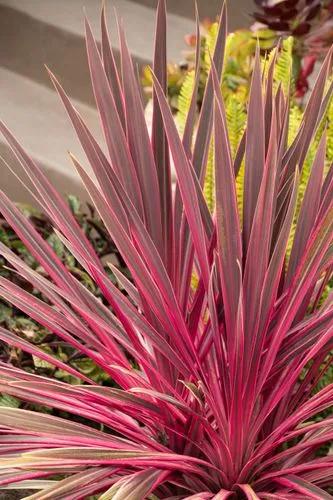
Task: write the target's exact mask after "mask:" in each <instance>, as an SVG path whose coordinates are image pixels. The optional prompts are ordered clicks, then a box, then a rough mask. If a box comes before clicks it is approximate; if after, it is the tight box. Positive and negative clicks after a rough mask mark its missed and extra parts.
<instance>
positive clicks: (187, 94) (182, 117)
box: [177, 70, 195, 134]
mask: <svg viewBox="0 0 333 500" xmlns="http://www.w3.org/2000/svg"><path fill="white" fill-rule="evenodd" d="M194 79H195V73H194V71H193V70H192V71H190V72H189V73H188V74H187V75H186V76H185V79H184V83H183V85H182V87H181V89H180V93H179V96H178V113H177V125H178V130H179V132H180V133H181V134H183V132H184V127H185V123H186V117H187V114H188V111H189V109H190V104H191V98H192V93H193V88H194Z"/></svg>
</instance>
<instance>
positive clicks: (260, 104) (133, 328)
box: [0, 0, 333, 500]
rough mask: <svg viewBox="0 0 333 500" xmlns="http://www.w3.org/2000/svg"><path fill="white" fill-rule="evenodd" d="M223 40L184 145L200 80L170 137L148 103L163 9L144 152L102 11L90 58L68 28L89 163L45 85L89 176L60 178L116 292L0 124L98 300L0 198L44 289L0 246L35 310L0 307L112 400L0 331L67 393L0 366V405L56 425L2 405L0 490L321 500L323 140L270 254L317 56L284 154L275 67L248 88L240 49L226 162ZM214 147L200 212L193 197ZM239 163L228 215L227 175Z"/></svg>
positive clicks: (324, 417) (331, 235) (296, 173)
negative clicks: (236, 140) (106, 249)
mask: <svg viewBox="0 0 333 500" xmlns="http://www.w3.org/2000/svg"><path fill="white" fill-rule="evenodd" d="M226 30H227V27H226V12H225V8H223V9H222V12H221V16H220V24H219V27H218V35H217V39H216V45H215V50H214V52H213V53H212V54H211V57H212V65H211V71H210V74H209V78H208V81H207V85H206V89H205V94H204V98H203V103H202V107H201V111H200V116H199V120H198V124H197V128H196V131H195V134H194V128H195V124H196V113H195V110H196V101H197V96H196V91H197V88H198V78H199V74H200V68H199V65H197V67H196V84H195V85H194V91H193V96H192V105H191V106H190V109H189V112H188V115H187V120H186V124H185V127H184V133H183V135H182V136H180V135H179V133H178V131H177V127H176V125H175V122H174V118H173V116H172V113H171V110H170V107H169V105H168V102H167V99H166V96H165V87H166V24H165V2H164V1H163V0H161V1H160V3H159V7H158V12H157V27H156V38H155V39H156V42H155V55H154V67H153V74H154V76H153V79H154V112H153V125H152V134H151V137H150V136H149V133H148V130H147V127H146V123H145V119H144V111H143V104H142V100H141V92H140V88H139V86H138V83H137V75H136V71H135V69H134V68H133V65H132V61H131V58H130V55H129V52H128V48H127V45H126V40H125V36H124V31H123V27H122V24H121V23H120V24H119V39H120V52H121V71H118V70H117V68H116V66H115V62H114V57H113V52H112V49H111V46H110V42H109V37H108V33H107V28H106V24H105V15H104V13H103V14H102V45H101V51H100V50H99V49H98V47H97V45H96V42H95V39H94V36H93V34H92V32H91V29H90V26H89V24H88V22H86V42H87V53H88V61H89V67H90V73H91V80H92V85H93V89H94V93H95V98H96V104H97V108H98V110H99V113H100V117H101V123H102V128H103V132H104V135H105V143H106V149H107V153H106V154H105V153H104V152H103V150H102V149H101V148H100V146H99V145H98V143H97V141H96V140H95V139H94V137H93V136H92V134H91V132H90V131H89V129H88V128H87V126H86V124H85V122H84V120H83V118H82V117H81V116H80V115H79V114H78V112H77V111H76V109H75V108H74V107H73V106H72V104H71V102H70V100H69V98H68V97H67V95H66V93H65V91H64V90H63V89H62V87H61V86H60V84H59V83H58V81H57V79H56V78H55V76H54V75H52V74H50V76H51V78H52V81H53V83H54V85H55V87H56V89H57V91H58V93H59V95H60V98H61V100H62V102H63V104H64V106H65V108H66V110H67V112H68V115H69V117H70V120H71V121H72V124H73V126H74V128H75V130H76V132H77V135H78V138H79V140H80V142H81V144H82V147H83V149H84V151H85V153H86V156H87V159H88V162H89V164H90V166H91V168H92V170H93V174H91V173H88V171H87V170H86V169H85V167H84V166H82V165H81V164H80V163H79V161H78V160H77V159H76V158H75V157H73V156H72V160H73V163H74V165H75V168H76V169H77V171H78V173H79V175H80V176H81V178H82V181H83V183H84V185H85V186H86V188H87V191H88V192H89V195H90V197H91V199H92V202H93V204H94V205H95V207H96V209H97V211H98V213H99V214H100V217H101V219H102V220H103V222H104V225H105V227H106V230H107V231H108V232H109V234H110V238H111V239H112V241H114V242H115V244H116V246H117V248H118V251H119V252H120V254H121V256H122V258H123V259H124V262H125V263H126V266H127V267H128V270H129V272H130V274H131V279H128V277H126V276H125V275H124V274H123V273H122V272H121V271H120V270H117V269H115V268H113V271H114V273H115V275H116V276H117V279H118V281H119V283H121V286H122V288H123V289H124V290H125V291H126V294H124V293H122V292H121V291H120V290H119V288H118V287H116V286H115V284H114V283H113V281H112V280H111V279H110V277H109V275H108V274H107V273H106V272H105V269H104V267H103V265H102V263H101V260H100V258H99V257H98V256H97V254H96V252H95V250H94V248H93V247H92V245H91V244H90V242H89V240H88V239H87V238H86V237H85V234H84V232H83V231H82V229H81V228H80V226H79V225H78V224H77V221H76V220H75V218H74V217H73V214H72V212H71V210H70V209H69V208H68V205H67V204H66V203H65V202H64V200H63V199H62V198H61V197H60V195H59V194H58V192H57V191H56V189H55V188H54V187H53V186H52V185H51V184H50V182H49V181H48V179H47V178H46V177H45V175H44V173H43V172H42V170H41V169H40V168H39V167H38V166H37V165H36V164H35V163H34V162H33V161H32V159H31V158H30V157H29V156H28V155H27V153H26V152H25V151H24V149H23V148H22V146H21V145H20V144H19V142H18V141H17V140H16V139H15V138H14V137H13V135H12V134H11V132H10V131H9V130H8V129H7V128H6V126H5V125H4V124H1V125H0V128H1V132H2V133H3V135H4V137H5V138H6V139H7V141H8V143H9V145H10V146H11V148H12V150H13V152H14V154H15V155H16V157H17V158H18V159H19V161H20V163H21V166H22V169H23V173H22V177H21V179H22V181H23V182H26V179H27V178H28V179H29V182H28V188H29V189H30V190H31V192H32V193H33V195H34V196H35V198H36V200H37V201H38V203H39V205H40V206H41V207H42V209H43V210H44V211H45V213H46V214H47V216H48V218H49V219H50V220H51V221H52V224H53V226H54V227H55V231H56V234H57V235H58V236H59V238H60V240H61V241H62V242H63V244H64V245H65V246H66V247H67V248H68V249H69V251H70V252H71V253H72V254H73V256H75V259H77V261H78V262H79V263H80V264H81V266H82V268H83V269H84V270H85V271H86V272H87V273H88V274H89V275H90V277H91V279H92V280H93V281H94V282H95V283H96V286H97V287H98V288H99V289H100V290H101V293H102V295H103V301H102V300H100V299H99V298H97V297H96V296H95V295H94V294H93V293H92V292H91V291H90V290H89V289H88V288H87V287H85V286H83V284H82V283H81V282H80V281H79V280H78V279H77V277H76V276H75V275H73V274H72V273H71V272H70V271H69V270H68V269H67V268H66V267H65V266H64V265H63V263H62V262H61V260H60V259H59V258H58V256H57V255H56V253H55V252H54V250H53V249H52V247H51V246H50V245H49V244H48V243H47V242H46V241H45V240H43V238H42V237H41V236H40V235H39V234H38V232H37V231H36V230H35V228H34V227H33V225H32V224H31V223H30V222H29V220H28V219H27V218H26V217H25V216H24V215H23V214H22V213H21V212H20V210H19V209H18V208H17V207H16V206H15V204H13V203H12V202H11V201H10V200H9V199H8V198H7V196H6V195H5V194H4V193H1V195H0V212H1V213H2V214H3V215H4V217H5V218H6V220H7V221H8V223H9V224H10V225H11V226H12V227H13V230H14V231H15V232H16V234H17V235H18V236H19V238H20V239H21V240H22V242H23V243H24V244H25V245H26V247H27V248H28V250H29V251H30V252H31V254H32V255H33V257H34V258H35V259H36V260H37V261H38V262H39V264H40V266H41V267H42V268H43V269H44V270H45V272H46V273H47V275H48V276H49V277H50V279H46V278H45V277H44V276H43V275H41V274H40V273H38V272H36V271H35V270H34V269H31V267H29V266H28V265H27V264H26V263H25V262H24V261H23V260H22V259H20V258H19V257H18V256H17V255H16V254H15V253H14V252H12V251H11V250H10V249H9V248H7V247H6V246H5V245H1V254H2V255H3V257H4V258H5V259H6V260H7V261H8V262H9V263H10V264H11V266H13V268H14V269H15V270H16V272H17V273H18V274H19V275H20V277H21V278H22V279H24V280H26V281H28V282H29V283H31V285H32V286H33V288H34V289H35V290H38V291H39V292H40V293H41V294H42V297H40V298H39V297H36V296H35V295H33V294H31V293H29V291H28V290H26V289H25V288H22V287H20V286H18V285H17V284H16V283H14V282H11V281H10V280H8V279H6V278H5V277H1V278H0V293H1V296H2V297H3V298H4V299H5V300H6V301H8V302H10V303H12V304H13V305H14V306H15V307H17V308H18V309H20V310H22V311H23V312H24V313H25V314H28V315H29V316H30V317H31V318H32V319H33V320H35V321H37V322H38V323H40V324H41V325H42V326H43V327H45V328H47V329H49V330H50V331H52V332H53V333H54V334H55V335H57V336H58V337H59V338H60V339H62V340H64V341H65V342H67V343H68V344H70V345H71V346H73V348H74V349H75V350H77V351H78V352H81V353H82V354H83V355H84V356H86V357H88V358H90V359H91V360H93V361H94V363H96V365H97V366H99V367H100V368H101V369H102V370H104V371H105V373H106V374H108V375H109V376H110V377H111V378H112V379H113V380H114V381H115V384H116V386H115V387H103V386H102V385H96V383H95V382H94V381H93V380H92V379H91V378H90V377H89V376H88V375H85V374H83V373H81V372H79V371H78V370H76V369H75V368H74V367H73V366H70V365H68V364H66V363H65V362H63V361H61V360H59V359H56V358H55V357H54V356H52V354H50V353H46V352H44V351H41V350H40V349H39V348H38V346H35V345H33V344H31V343H29V342H28V341H27V340H25V339H22V338H20V337H19V336H17V335H15V333H13V332H10V331H9V330H6V329H5V328H1V329H0V339H1V340H2V341H3V342H5V343H8V344H10V345H12V346H17V347H18V348H20V349H23V350H26V351H27V352H29V353H31V354H33V355H35V356H37V357H40V358H41V359H43V360H45V361H46V362H48V363H51V364H53V365H54V366H56V367H58V368H59V369H61V370H65V371H67V372H68V373H69V374H71V375H73V376H74V377H77V378H78V379H80V380H81V381H82V382H83V383H82V384H77V385H70V384H68V383H65V382H62V381H56V380H54V379H51V378H47V377H42V376H39V375H35V374H31V373H28V372H26V371H24V370H21V369H19V368H16V367H13V366H10V365H9V364H6V363H4V362H1V363H0V390H1V392H3V393H5V394H8V395H9V396H12V397H16V398H19V399H22V400H25V401H28V402H31V403H34V404H38V405H42V406H46V407H52V408H55V409H58V410H63V411H66V412H69V413H71V414H73V420H72V421H71V420H65V419H62V418H59V417H56V416H54V415H48V414H43V413H39V412H33V411H28V410H24V409H20V408H8V407H5V406H2V407H0V487H1V488H8V487H9V488H14V489H15V488H17V487H18V486H20V487H22V488H29V489H31V488H33V489H35V490H36V493H34V494H32V495H30V496H29V497H28V498H30V499H48V498H49V499H51V498H52V499H59V500H60V499H61V500H63V499H68V500H69V499H71V500H73V499H85V498H89V497H90V496H93V495H99V497H98V498H101V499H104V500H105V499H111V498H113V499H116V500H119V499H124V500H125V499H127V500H128V499H135V500H136V499H137V500H139V499H145V498H147V499H151V500H157V499H158V500H159V499H170V500H171V499H174V500H177V499H185V498H187V499H192V500H195V499H196V500H205V499H215V500H221V499H228V498H230V499H243V498H247V499H256V498H260V499H296V500H297V499H304V498H306V499H310V498H315V499H322V498H332V496H331V494H330V493H329V487H330V485H331V484H332V480H333V456H332V454H330V453H329V452H328V451H326V453H322V452H321V453H319V451H320V450H322V446H323V445H326V447H327V448H328V446H329V444H330V442H331V440H332V438H333V419H332V418H331V417H330V414H329V412H328V413H327V410H328V409H329V408H330V407H331V406H332V402H333V384H328V385H325V386H324V387H320V388H319V390H315V389H316V388H317V386H318V380H319V379H320V378H321V377H322V375H323V374H324V373H325V372H326V371H327V370H328V369H329V368H330V365H331V355H330V353H331V351H332V347H333V301H332V294H329V295H328V296H327V295H326V296H324V297H323V293H322V292H323V290H324V289H325V287H326V284H327V282H328V280H329V279H330V277H331V274H332V266H333V251H332V250H333V248H332V243H333V168H330V169H328V170H327V169H325V157H326V155H325V150H326V132H325V129H324V130H323V132H322V137H321V140H320V143H319V146H318V149H317V151H316V154H315V156H314V159H313V165H312V169H311V175H310V177H309V181H308V183H307V186H306V190H305V193H304V197H303V198H302V202H301V207H300V210H299V211H298V217H297V224H296V227H295V228H294V231H295V234H294V237H293V243H292V248H291V250H290V254H288V255H287V252H288V241H289V235H290V232H291V230H292V227H293V224H294V213H295V211H296V204H297V200H298V185H299V177H300V174H301V172H302V168H303V165H304V161H305V158H306V156H307V151H308V150H309V148H310V146H311V142H312V139H313V137H314V136H315V134H316V132H317V129H318V127H319V125H320V124H321V123H322V118H323V116H324V115H325V111H326V108H327V105H328V103H329V101H330V98H331V93H332V90H333V85H329V87H328V89H327V84H326V82H327V79H328V76H329V71H330V66H331V57H332V52H331V51H330V52H329V53H328V55H327V57H326V59H325V61H324V63H323V66H322V68H321V70H320V73H319V75H318V78H317V81H316V84H315V86H314V89H313V92H312V94H311V96H310V98H309V101H308V104H307V107H306V110H305V112H304V116H303V118H302V121H301V123H300V126H299V129H298V131H297V133H296V135H295V138H294V139H293V141H292V143H291V144H288V137H287V136H288V120H289V96H288V95H287V93H285V92H284V91H283V89H282V87H281V86H280V87H278V89H277V90H275V89H274V85H273V72H274V64H275V60H274V58H273V60H272V61H271V63H270V68H269V71H268V72H267V75H266V76H265V77H264V78H262V74H261V64H260V57H259V51H257V55H256V62H255V68H254V73H253V78H252V84H251V91H250V98H249V105H248V110H247V122H246V127H245V131H244V134H243V137H242V139H241V141H240V144H239V147H238V149H237V152H236V154H235V156H234V157H233V155H232V152H231V146H230V141H229V136H228V129H227V125H226V116H225V109H224V100H223V97H222V95H221V90H220V82H219V77H220V75H221V72H222V66H223V54H224V48H225V39H226ZM198 38H199V37H198ZM198 43H199V42H198ZM197 52H199V51H197ZM212 140H213V142H214V157H215V162H214V165H215V181H214V186H215V207H214V210H213V211H212V212H211V211H210V210H209V208H208V206H207V203H206V201H205V197H204V195H203V183H204V179H205V170H206V165H207V159H208V153H209V149H210V145H211V142H212ZM170 154H171V156H172V159H173V163H174V167H175V170H176V174H177V182H176V186H175V188H173V187H172V183H171V174H170V158H169V155H170ZM243 163H244V165H245V170H244V189H243V200H242V210H240V209H239V203H238V200H237V193H236V180H235V177H236V176H237V174H238V171H239V169H240V168H241V165H242V164H243ZM19 176H20V174H19ZM193 274H195V275H196V276H197V283H196V285H195V286H193V284H192V276H193ZM77 416H80V417H84V418H85V423H81V422H78V421H76V417H77Z"/></svg>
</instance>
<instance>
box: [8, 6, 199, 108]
mask: <svg viewBox="0 0 333 500" xmlns="http://www.w3.org/2000/svg"><path fill="white" fill-rule="evenodd" d="M107 5H108V6H109V8H108V18H109V28H110V33H111V38H112V43H113V45H114V48H115V54H116V58H118V57H119V54H118V46H119V44H118V37H117V27H116V17H115V15H114V12H113V7H114V9H115V10H116V12H117V14H118V16H119V17H120V18H122V19H123V21H124V26H125V30H126V35H127V41H128V45H129V48H130V51H131V53H132V55H133V57H134V59H135V61H136V62H137V63H138V64H139V66H143V65H146V64H150V63H151V60H152V55H153V52H152V51H153V39H154V25H155V9H153V8H151V7H149V6H144V5H139V4H138V3H136V2H130V1H128V0H112V3H111V2H108V3H107ZM111 7H112V8H111ZM100 9H101V0H89V2H87V1H86V0H70V1H68V0H57V1H56V2H54V1H45V0H1V1H0V66H3V67H5V68H7V69H9V70H11V71H13V72H16V73H19V74H21V75H23V76H26V77H28V78H30V79H32V80H34V81H36V82H39V83H42V84H43V85H46V86H50V87H51V83H50V81H49V78H48V75H47V74H46V71H45V70H44V64H45V63H46V64H47V65H48V66H50V68H51V69H52V70H53V71H54V72H55V73H56V74H57V75H59V77H60V78H61V81H62V83H63V85H64V87H65V88H66V89H67V91H68V93H69V94H70V95H71V96H73V97H75V98H76V99H78V100H81V101H83V102H86V103H88V104H93V97H92V91H91V86H90V82H89V72H88V65H87V59H86V51H85V43H84V27H83V15H84V10H85V12H86V15H87V17H88V19H89V20H90V22H91V24H92V27H93V30H94V33H95V35H96V36H97V39H99V23H100ZM193 29H194V23H193V20H191V19H186V18H185V17H182V16H179V15H176V14H170V15H169V16H168V58H169V60H170V61H178V60H180V59H181V57H182V56H181V53H182V51H183V50H184V49H185V43H184V35H185V34H186V33H191V32H192V31H193Z"/></svg>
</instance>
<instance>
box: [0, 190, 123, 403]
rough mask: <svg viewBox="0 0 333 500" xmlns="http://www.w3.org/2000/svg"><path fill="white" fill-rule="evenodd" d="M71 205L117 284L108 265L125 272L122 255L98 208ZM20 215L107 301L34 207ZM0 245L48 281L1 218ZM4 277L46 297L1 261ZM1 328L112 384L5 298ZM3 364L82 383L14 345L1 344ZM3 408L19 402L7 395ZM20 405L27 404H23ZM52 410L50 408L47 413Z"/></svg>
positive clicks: (0, 309) (72, 200)
mask: <svg viewBox="0 0 333 500" xmlns="http://www.w3.org/2000/svg"><path fill="white" fill-rule="evenodd" d="M67 201H68V204H69V207H70V210H71V212H72V213H73V216H74V217H75V219H76V220H77V222H78V224H79V225H80V227H81V228H82V231H83V232H84V234H85V235H86V237H87V239H88V240H89V241H90V242H91V244H92V245H93V247H94V249H95V251H96V254H97V255H98V257H99V258H100V259H101V260H102V262H103V263H104V267H105V270H106V272H108V273H109V274H110V277H111V279H113V281H114V283H115V284H117V285H118V282H117V279H116V277H115V275H114V274H113V273H112V271H111V270H110V268H109V266H108V262H110V261H111V262H113V263H114V264H116V265H117V267H118V268H119V269H120V270H121V272H122V273H125V274H126V273H127V269H126V267H125V266H124V262H123V260H122V258H121V255H120V254H119V253H118V250H117V248H116V247H115V245H114V243H113V241H112V240H111V239H110V235H109V233H108V232H107V231H106V229H105V226H104V224H103V222H102V221H101V219H100V217H99V216H98V214H97V213H96V210H95V208H94V207H93V206H92V205H91V204H89V203H88V204H85V203H82V202H80V201H79V199H78V198H77V197H76V196H74V195H68V196H67ZM18 206H19V208H20V210H21V211H22V213H23V214H24V215H25V216H26V217H27V218H28V220H29V221H30V222H31V223H32V225H33V227H34V228H35V230H36V231H37V232H38V233H39V234H40V235H41V236H42V238H43V239H44V240H46V241H47V242H48V243H49V244H50V245H51V247H52V248H53V250H54V251H55V253H56V255H57V257H59V258H60V259H61V261H62V263H63V264H64V266H65V267H66V268H67V269H68V270H69V271H70V272H71V273H72V274H73V275H74V276H76V277H77V278H78V279H79V280H80V282H81V283H82V284H83V285H84V286H86V287H87V288H88V289H89V290H90V291H91V292H92V293H93V294H94V295H96V297H100V298H101V299H102V300H103V294H102V293H101V291H100V290H99V288H98V287H97V286H96V283H95V282H94V281H93V280H92V279H91V277H90V276H89V274H88V273H87V272H86V271H85V270H84V269H83V267H82V266H81V265H80V263H79V262H78V261H77V259H75V257H74V256H73V255H72V253H71V252H70V251H69V250H68V249H67V248H66V246H65V245H64V244H63V242H62V241H61V239H60V238H59V236H58V235H57V233H56V230H55V228H54V227H53V225H52V222H51V221H50V219H49V218H48V217H47V216H46V215H45V214H44V213H43V212H41V211H40V210H38V209H37V208H36V207H32V206H30V205H25V204H24V205H22V204H18ZM0 242H2V243H4V244H5V245H6V246H7V247H8V248H9V249H11V250H12V251H13V252H14V253H15V254H16V255H17V256H18V257H20V259H22V260H23V261H24V262H25V263H26V264H27V265H28V266H29V267H30V268H32V269H34V270H36V271H37V272H38V273H41V274H42V275H43V276H45V277H48V275H47V274H46V273H45V271H44V269H43V268H42V267H41V266H40V265H39V263H38V261H37V260H36V259H35V258H34V257H33V256H32V255H31V253H30V252H29V251H28V249H27V247H26V246H25V245H24V243H23V242H22V241H21V240H20V238H19V237H18V235H17V234H16V233H15V231H13V229H12V227H11V226H10V225H9V224H8V223H7V221H6V220H5V219H4V218H3V217H1V216H0ZM0 276H3V277H5V278H7V279H8V280H10V281H11V282H13V283H16V284H17V285H20V286H21V287H23V288H24V289H25V290H27V291H30V292H32V293H33V294H34V296H36V297H38V298H43V294H42V293H40V292H39V291H38V290H37V289H35V288H34V287H33V286H32V285H31V284H30V283H28V282H27V281H26V280H24V279H23V278H22V277H21V276H20V275H19V274H18V273H17V272H16V271H15V269H13V268H12V266H11V264H10V263H9V262H8V261H7V260H6V259H5V258H3V257H1V258H0ZM0 326H2V327H5V328H8V329H9V330H10V331H12V332H14V333H17V334H18V335H20V336H21V337H22V338H24V339H29V340H30V341H31V342H32V343H34V344H36V345H38V346H39V347H40V348H41V349H43V350H45V351H47V352H49V353H52V354H54V355H55V356H56V357H57V358H59V359H61V360H62V361H66V362H67V363H69V364H71V365H72V366H74V367H76V368H77V369H78V370H79V371H81V372H83V373H85V374H89V376H90V377H91V378H93V379H94V380H95V381H96V382H104V383H111V380H110V377H109V376H108V375H107V374H106V373H105V372H104V371H103V370H101V369H99V368H98V367H97V366H96V365H95V363H94V362H93V361H92V360H91V359H90V358H87V357H86V356H84V355H82V353H80V352H78V351H76V350H75V349H73V347H72V346H71V345H69V344H68V343H67V342H65V341H63V340H61V339H59V338H58V337H57V335H55V334H53V333H52V332H51V331H50V330H48V329H47V328H44V327H42V326H41V325H40V324H39V323H38V322H36V321H34V320H33V319H32V318H31V317H29V316H28V315H27V314H25V313H23V312H22V311H20V310H19V309H18V308H16V307H15V306H13V305H12V304H10V303H9V302H7V301H5V300H1V301H0ZM0 356H1V360H2V361H10V362H11V363H12V364H13V365H15V366H16V367H20V368H24V369H25V370H27V371H29V372H33V373H39V374H42V375H49V376H51V375H52V376H55V377H56V378H58V379H62V380H65V381H75V382H76V383H78V382H79V379H77V378H75V379H73V376H72V375H69V374H68V373H67V372H65V371H64V370H60V369H57V368H56V367H55V366H54V365H52V364H50V363H47V362H46V361H43V360H41V359H40V358H38V357H36V356H33V355H31V354H29V353H27V352H24V351H22V350H21V349H18V348H16V347H14V346H11V345H6V344H4V345H2V346H1V353H0ZM0 402H1V403H2V404H4V403H7V404H8V405H14V406H18V405H20V401H19V400H18V399H16V398H12V397H9V396H8V395H5V396H3V397H2V398H1V397H0ZM21 404H23V403H22V402H21ZM48 411H50V410H48Z"/></svg>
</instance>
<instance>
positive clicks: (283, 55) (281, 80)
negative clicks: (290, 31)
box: [265, 36, 294, 95]
mask: <svg viewBox="0 0 333 500" xmlns="http://www.w3.org/2000/svg"><path fill="white" fill-rule="evenodd" d="M293 44H294V41H293V38H292V37H291V36H290V37H288V38H287V39H286V40H283V42H282V46H281V49H280V51H279V54H278V57H277V59H276V65H275V71H274V89H275V91H276V90H277V88H278V86H279V85H280V84H281V85H282V89H283V92H284V94H285V95H289V93H291V94H292V93H293V83H294V82H293V72H292V69H293V68H292V66H293ZM276 50H277V49H273V50H272V51H271V52H270V53H269V56H268V61H267V62H268V64H267V65H266V66H265V67H266V68H267V70H268V68H269V65H270V63H271V62H272V61H273V58H274V56H275V52H276Z"/></svg>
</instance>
